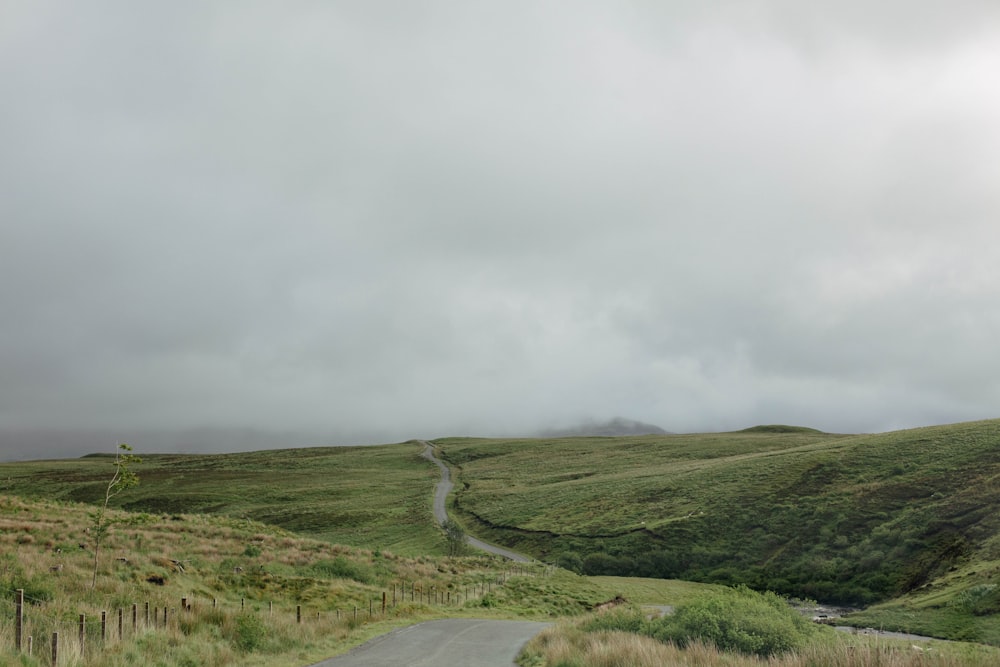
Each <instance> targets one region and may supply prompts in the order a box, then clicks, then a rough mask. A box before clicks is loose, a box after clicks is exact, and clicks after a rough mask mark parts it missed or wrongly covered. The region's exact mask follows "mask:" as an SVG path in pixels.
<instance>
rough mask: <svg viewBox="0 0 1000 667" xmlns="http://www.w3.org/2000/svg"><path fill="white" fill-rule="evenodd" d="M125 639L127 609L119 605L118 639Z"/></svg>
mask: <svg viewBox="0 0 1000 667" xmlns="http://www.w3.org/2000/svg"><path fill="white" fill-rule="evenodd" d="M123 639H125V610H124V609H122V608H121V607H118V641H121V640H123Z"/></svg>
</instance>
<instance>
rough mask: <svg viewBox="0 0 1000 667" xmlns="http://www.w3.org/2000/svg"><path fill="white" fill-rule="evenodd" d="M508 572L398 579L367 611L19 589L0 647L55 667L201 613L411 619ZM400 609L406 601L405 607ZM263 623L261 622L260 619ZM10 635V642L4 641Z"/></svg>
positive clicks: (477, 594) (1, 626) (478, 594)
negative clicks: (452, 580) (76, 597)
mask: <svg viewBox="0 0 1000 667" xmlns="http://www.w3.org/2000/svg"><path fill="white" fill-rule="evenodd" d="M514 574H522V575H523V574H525V572H524V570H523V569H521V568H514V569H512V570H507V571H504V572H503V573H501V574H500V575H498V576H497V577H496V578H491V579H489V580H486V581H480V582H477V583H470V584H467V585H459V586H456V585H450V586H441V585H430V584H427V583H426V582H416V581H409V582H408V581H401V582H397V583H394V584H392V586H391V588H387V589H386V590H383V591H381V593H380V595H377V596H369V597H368V599H367V600H366V601H367V606H366V605H364V602H362V603H361V604H357V603H352V604H350V605H349V606H340V607H333V608H330V607H324V608H320V609H316V608H308V607H306V608H304V607H303V606H302V605H295V607H294V608H292V607H291V606H289V605H287V604H279V605H275V603H274V602H273V601H269V600H260V599H253V600H250V601H248V600H247V599H246V598H241V599H240V602H239V605H238V607H237V606H236V604H234V603H233V602H232V601H229V602H225V601H220V600H218V599H216V598H196V597H193V596H192V597H182V598H180V599H179V600H174V601H165V600H164V599H162V598H158V599H151V600H145V601H142V602H132V603H129V604H120V603H112V604H109V605H108V608H107V609H96V608H93V607H89V608H87V609H86V610H84V611H83V612H80V611H79V610H78V609H75V610H70V607H71V606H72V605H70V604H67V601H66V600H59V599H56V598H52V597H48V596H46V597H38V596H33V595H31V594H30V593H29V592H25V590H24V589H16V590H13V591H11V590H8V591H6V592H5V593H4V596H3V597H2V598H0V640H2V641H3V643H4V644H7V643H8V642H9V646H3V647H0V656H2V655H3V652H7V651H12V652H13V654H14V655H19V654H27V655H31V656H33V657H35V658H37V659H38V660H39V661H40V662H41V663H42V664H43V665H47V666H52V667H56V666H58V665H60V664H69V663H70V662H73V661H75V660H77V659H80V658H84V657H86V656H91V655H93V654H94V653H95V652H99V651H101V650H103V649H104V648H105V647H107V646H109V645H110V644H113V643H116V642H117V643H121V642H127V641H134V640H135V639H136V638H138V637H139V636H141V635H142V634H143V633H147V632H157V631H170V630H171V629H175V628H177V626H178V624H180V623H183V622H185V620H186V619H191V618H194V617H195V616H196V612H199V613H206V612H209V611H214V612H218V613H223V614H225V613H241V614H246V613H253V614H257V615H259V616H262V617H263V618H265V619H272V620H273V621H278V620H279V619H281V620H284V621H285V622H291V621H292V619H294V622H295V623H296V624H302V623H306V622H321V621H322V622H348V623H355V624H356V623H363V622H369V621H372V620H377V619H378V618H383V617H386V616H387V615H389V614H396V615H398V614H399V612H400V611H401V610H402V611H403V612H404V613H415V611H416V609H415V607H414V605H421V606H438V607H440V606H454V607H458V606H463V605H465V604H466V603H467V602H469V601H473V600H476V599H482V598H484V597H485V596H487V595H489V594H490V593H492V592H493V590H494V588H495V587H499V586H502V585H503V584H504V583H505V582H506V581H507V579H508V577H510V576H511V575H514ZM406 603H410V604H409V606H407V607H405V609H404V607H403V606H404V605H406ZM265 622H267V621H266V620H265ZM8 636H9V638H8Z"/></svg>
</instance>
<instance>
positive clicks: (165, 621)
mask: <svg viewBox="0 0 1000 667" xmlns="http://www.w3.org/2000/svg"><path fill="white" fill-rule="evenodd" d="M163 627H167V608H166V607H164V608H163Z"/></svg>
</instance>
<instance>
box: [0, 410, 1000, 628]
mask: <svg viewBox="0 0 1000 667" xmlns="http://www.w3.org/2000/svg"><path fill="white" fill-rule="evenodd" d="M134 444H135V445H136V449H137V453H138V454H140V455H143V456H144V457H145V461H144V462H143V463H142V464H141V465H140V466H137V467H136V468H135V471H136V472H137V473H138V474H139V477H140V479H141V483H140V485H139V486H138V487H137V488H135V489H132V490H130V491H129V492H128V493H126V494H124V495H123V496H121V497H119V498H118V499H117V500H118V502H119V503H120V506H121V507H123V508H125V509H130V510H133V511H136V512H148V513H150V514H151V515H153V516H157V517H171V516H174V515H184V514H186V513H195V512H203V513H214V514H219V515H222V516H224V517H229V518H231V519H236V520H238V521H237V522H239V521H242V522H250V523H253V524H254V525H257V522H260V523H266V524H269V525H273V526H276V527H279V528H282V529H285V530H289V531H295V533H296V535H298V536H307V537H312V538H317V539H320V540H323V541H325V542H327V543H336V544H343V545H353V546H356V547H362V548H368V549H372V550H373V551H375V552H381V551H383V550H387V551H389V552H392V553H395V554H400V555H401V556H418V555H425V554H430V555H433V554H443V553H444V551H445V548H446V545H445V542H444V539H443V536H442V534H441V531H440V530H439V529H438V528H437V527H436V526H435V525H434V523H433V518H432V514H431V498H432V495H433V488H434V483H435V481H436V480H437V475H438V472H437V469H436V468H435V467H434V466H433V465H431V464H430V463H428V462H427V461H426V460H424V459H422V458H421V457H420V456H419V453H420V451H421V447H420V446H419V445H417V444H416V443H406V444H400V445H386V446H381V447H354V448H323V449H297V450H284V451H263V452H250V453H242V454H227V455H211V456H207V455H206V456H201V455H190V456H182V455H170V456H165V455H162V456H161V455H149V454H148V453H147V452H143V451H142V447H141V443H134ZM438 446H439V453H440V454H441V455H442V457H443V458H445V459H446V460H447V461H449V462H450V463H451V464H452V465H453V467H454V468H455V470H456V473H457V482H458V490H457V493H456V494H455V496H454V511H455V513H456V515H457V516H458V517H459V518H460V520H461V521H462V522H463V523H464V524H465V526H466V528H467V529H468V530H469V531H470V532H473V533H475V534H479V535H481V536H483V537H487V538H489V539H492V540H495V541H497V542H500V543H503V544H506V545H509V546H512V547H514V548H517V549H519V550H522V551H526V552H528V553H531V554H533V555H535V556H537V557H539V558H542V559H545V560H547V561H549V562H551V563H554V564H558V565H561V566H564V567H566V568H568V569H570V570H571V571H575V572H579V573H583V574H587V575H615V576H621V575H627V576H636V577H656V578H665V579H683V580H688V581H697V582H713V583H724V584H736V583H747V584H749V585H751V586H752V587H755V588H758V589H770V590H775V591H778V592H780V593H783V594H786V595H792V596H801V597H809V598H814V599H818V600H821V601H824V602H839V603H846V604H853V605H859V604H864V605H870V604H873V603H878V604H876V606H873V607H870V608H869V609H867V610H866V611H865V612H864V613H863V614H861V615H858V616H856V617H855V620H854V622H856V623H860V624H864V625H872V626H876V627H878V626H884V627H894V628H898V629H903V630H910V631H913V632H918V633H921V634H930V635H935V636H950V637H962V638H966V639H969V640H974V641H985V642H990V643H994V644H998V645H1000V616H998V612H1000V512H998V511H997V510H998V509H1000V507H998V506H1000V456H998V455H1000V421H986V422H975V423H968V424H955V425H949V426H940V427H933V428H924V429H913V430H908V431H899V432H893V433H885V434H875V435H843V434H828V433H821V432H819V431H815V430H813V429H808V428H801V427H793V426H784V425H769V426H763V427H755V428H752V429H747V430H745V431H740V432H735V433H719V434H698V435H666V436H638V437H613V438H609V437H593V438H565V439H521V440H487V439H468V438H448V439H443V440H440V441H438ZM111 470H112V468H111V466H110V458H109V457H105V456H96V457H86V458H82V459H74V460H60V461H36V462H21V463H10V464H0V494H5V493H8V494H16V495H18V496H20V497H24V498H47V499H53V500H58V501H64V502H78V501H86V502H93V501H95V500H97V499H98V498H99V497H100V494H101V492H102V489H103V485H104V484H105V483H106V480H107V479H108V477H109V475H110V472H111ZM580 581H584V580H580ZM586 581H591V580H590V579H587V580H586Z"/></svg>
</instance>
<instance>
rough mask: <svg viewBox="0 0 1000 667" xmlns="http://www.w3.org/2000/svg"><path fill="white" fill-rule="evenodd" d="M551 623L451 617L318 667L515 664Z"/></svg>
mask: <svg viewBox="0 0 1000 667" xmlns="http://www.w3.org/2000/svg"><path fill="white" fill-rule="evenodd" d="M549 625H551V623H536V622H532V621H485V620H479V619H473V618H450V619H445V620H441V621H428V622H426V623H419V624H417V625H411V626H409V627H407V628H401V629H399V630H395V631H393V632H390V633H389V634H387V635H382V636H381V637H376V638H375V639H373V640H371V641H370V642H368V643H367V644H362V645H361V646H359V647H357V648H355V649H353V650H352V651H351V652H350V653H345V654H344V655H341V656H337V657H336V658H330V659H328V660H324V661H323V662H319V663H316V664H315V665H312V667H453V666H457V665H461V666H462V667H514V658H515V657H517V654H518V653H520V651H521V648H522V647H523V646H524V645H525V643H527V641H528V640H529V639H531V638H532V637H534V636H535V635H537V634H538V633H539V632H541V631H542V630H543V629H545V628H546V627H548V626H549Z"/></svg>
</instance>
